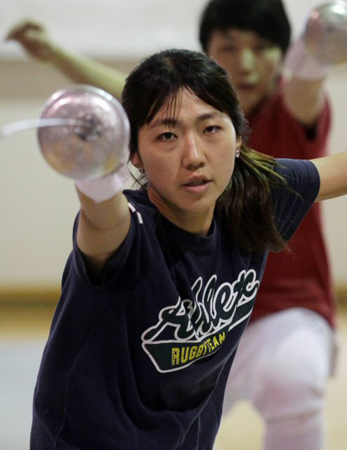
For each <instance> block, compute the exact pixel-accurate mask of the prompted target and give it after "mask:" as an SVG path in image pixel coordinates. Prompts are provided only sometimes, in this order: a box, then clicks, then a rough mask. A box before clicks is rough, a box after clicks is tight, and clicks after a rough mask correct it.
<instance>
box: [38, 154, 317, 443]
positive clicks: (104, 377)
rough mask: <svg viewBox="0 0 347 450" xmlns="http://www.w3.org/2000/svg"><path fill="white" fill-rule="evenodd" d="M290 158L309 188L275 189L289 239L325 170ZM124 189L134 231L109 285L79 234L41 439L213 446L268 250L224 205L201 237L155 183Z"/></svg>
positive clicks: (42, 381) (44, 383)
mask: <svg viewBox="0 0 347 450" xmlns="http://www.w3.org/2000/svg"><path fill="white" fill-rule="evenodd" d="M280 162H281V163H282V164H283V165H284V167H283V168H281V169H279V171H280V172H281V173H282V174H283V175H284V176H285V177H286V178H287V179H288V181H289V184H290V185H291V186H292V187H293V188H294V189H295V190H296V191H297V192H298V193H299V194H301V195H300V196H299V195H296V194H294V193H293V192H291V191H289V190H287V189H276V191H275V192H274V216H275V218H276V221H277V223H278V227H279V229H280V231H281V234H282V235H283V236H284V237H285V239H289V238H290V237H291V235H292V234H293V233H294V231H295V230H296V228H297V227H298V225H299V223H300V221H301V220H302V218H303V217H304V215H305V214H306V212H307V210H308V209H309V208H310V206H311V204H312V203H313V201H314V199H315V198H316V196H317V193H318V189H319V176H318V172H317V170H316V168H315V166H314V165H313V164H312V163H310V162H309V161H294V160H281V161H280ZM124 193H125V195H126V197H127V198H128V202H129V208H130V211H131V227H130V231H129V234H128V236H127V238H126V240H125V241H124V243H123V244H122V246H121V248H120V250H119V251H118V253H117V254H116V256H115V257H114V258H113V259H112V260H110V261H109V262H108V263H107V265H106V266H105V268H104V270H103V273H102V280H101V283H100V284H99V285H97V286H95V285H93V284H92V282H91V281H90V279H89V277H88V275H87V271H86V266H85V263H84V259H83V256H82V254H81V253H80V251H79V250H78V248H77V245H76V238H75V237H74V249H73V251H72V253H71V255H70V257H69V259H68V262H67V265H66V268H65V271H64V275H63V284H62V295H61V298H60V301H59V304H58V306H57V309H56V312H55V315H54V318H53V323H52V328H51V332H50V336H49V339H48V342H47V345H46V347H45V351H44V354H43V359H42V363H41V367H40V371H39V375H38V380H37V385H36V389H35V397H34V418H33V426H32V434H31V449H32V450H46V449H55V450H68V449H69V450H72V449H74V450H76V449H80V450H118V449H119V450H156V449H158V450H183V449H184V450H211V449H212V447H213V443H214V439H215V436H216V433H217V430H218V427H219V423H220V418H221V413H222V403H223V396H224V390H225V385H226V381H227V378H228V374H229V370H230V367H231V364H232V361H233V358H234V356H235V352H236V349H237V347H238V344H239V340H240V337H241V335H242V333H243V331H244V329H245V327H246V324H247V322H248V319H249V316H250V314H251V311H252V307H253V303H254V300H255V297H256V294H257V291H258V288H259V283H260V281H261V278H262V274H263V270H264V265H265V261H266V257H267V252H250V251H247V250H244V249H242V248H240V247H239V246H238V245H237V244H236V243H233V241H232V239H226V238H225V232H223V230H224V229H225V224H223V223H222V220H221V218H220V217H218V216H217V215H215V217H214V221H213V224H212V227H211V233H210V234H209V236H207V237H199V236H195V235H192V234H190V233H188V232H186V231H184V230H182V229H179V228H178V227H176V226H175V225H173V224H172V223H170V222H169V221H168V220H167V219H165V218H164V217H163V216H162V215H161V214H160V213H159V211H158V210H157V208H156V207H155V206H154V205H153V204H152V203H151V202H150V200H149V199H148V196H147V193H146V191H144V190H139V191H131V190H128V191H125V192H124ZM77 221H78V219H77ZM76 228H77V222H76V224H75V229H74V232H75V233H74V236H76Z"/></svg>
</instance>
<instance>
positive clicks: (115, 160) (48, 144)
mask: <svg viewBox="0 0 347 450" xmlns="http://www.w3.org/2000/svg"><path fill="white" fill-rule="evenodd" d="M41 118H42V119H48V118H61V119H69V120H70V121H72V122H73V121H75V122H73V123H74V125H62V126H50V127H42V128H38V141H39V145H40V149H41V152H42V155H43V157H44V158H45V160H46V161H47V162H48V164H49V165H50V166H51V167H53V169H55V170H56V171H58V172H60V173H61V174H63V175H65V176H67V177H70V178H73V179H75V180H79V179H94V178H101V177H103V176H105V175H107V174H109V173H111V172H113V171H115V170H116V169H117V167H118V166H119V164H120V163H124V161H127V158H128V152H129V150H128V145H129V139H130V126H129V121H128V117H127V115H126V113H125V111H124V109H123V107H122V105H121V104H120V103H119V102H118V101H117V100H116V99H115V98H113V97H112V96H111V95H110V94H108V93H107V92H105V91H103V90H101V89H97V88H94V87H91V86H87V85H74V86H69V87H67V88H65V89H62V90H60V91H58V92H56V93H54V94H53V95H52V96H51V97H50V98H49V99H48V101H47V102H46V103H45V105H44V107H43V110H42V113H41Z"/></svg>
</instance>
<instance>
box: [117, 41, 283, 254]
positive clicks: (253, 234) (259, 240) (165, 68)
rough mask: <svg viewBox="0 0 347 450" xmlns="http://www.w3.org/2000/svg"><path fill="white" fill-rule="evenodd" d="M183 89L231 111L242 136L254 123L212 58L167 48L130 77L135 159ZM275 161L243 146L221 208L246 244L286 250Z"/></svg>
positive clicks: (127, 102)
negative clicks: (141, 138)
mask: <svg viewBox="0 0 347 450" xmlns="http://www.w3.org/2000/svg"><path fill="white" fill-rule="evenodd" d="M182 89H187V90H188V91H189V92H191V93H192V94H193V95H195V96H196V97H197V98H199V99H200V100H202V101H203V102H204V103H206V104H208V105H210V106H212V107H213V108H215V109H217V110H218V111H221V112H223V113H225V114H227V115H228V116H229V117H230V119H231V121H232V123H233V125H234V128H235V131H236V135H237V136H238V137H239V136H241V137H242V138H245V137H246V134H247V132H248V125H247V122H246V119H245V117H244V114H243V112H242V110H241V108H240V105H239V102H238V99H237V96H236V94H235V91H234V89H233V87H232V86H231V84H230V80H229V77H228V74H227V72H226V71H225V70H224V69H223V68H222V67H220V66H219V65H218V64H217V63H216V62H215V61H213V60H212V59H210V58H208V57H207V56H205V55H203V54H201V53H197V52H193V51H189V50H176V49H174V50H166V51H163V52H160V53H157V54H155V55H153V56H150V57H149V58H147V59H145V60H143V61H142V63H141V64H140V65H139V66H138V67H137V68H135V69H134V70H133V71H132V72H131V73H130V75H129V76H128V78H127V80H126V84H125V87H124V90H123V96H122V97H123V98H122V100H123V106H124V109H125V111H126V113H127V115H128V117H129V121H130V127H131V138H130V159H131V157H132V156H133V155H134V154H135V153H137V152H138V132H139V130H140V128H142V127H143V126H144V125H146V124H149V123H150V122H151V121H152V120H153V119H154V117H155V116H156V114H157V113H158V112H159V111H160V109H161V108H162V107H163V106H164V105H167V104H169V105H172V106H173V108H174V107H175V101H176V100H177V97H178V95H179V93H180V92H181V91H182ZM275 166H276V162H275V160H274V159H273V158H272V157H270V156H267V155H263V154H260V153H258V152H256V151H254V150H252V149H250V148H248V147H246V146H245V145H242V147H241V152H240V157H239V158H237V159H236V162H235V168H234V172H233V175H232V177H231V180H230V183H229V185H228V186H227V188H226V190H225V192H224V193H223V194H222V195H221V196H220V198H219V199H218V200H217V204H216V209H217V211H219V212H220V213H221V214H222V215H224V216H225V217H226V219H227V223H228V234H229V235H231V236H232V237H233V239H234V240H236V242H237V243H238V244H240V245H241V246H243V247H244V248H247V249H250V250H264V249H266V248H268V247H269V246H270V248H271V249H272V250H275V251H277V250H280V249H282V248H283V247H284V246H285V242H284V241H283V239H282V237H281V236H280V234H279V233H278V231H277V228H276V224H275V221H274V219H273V215H272V195H271V189H272V187H276V186H279V185H282V186H283V183H284V181H283V179H282V178H281V177H280V176H279V175H278V174H277V173H276V172H275V171H274V167H275Z"/></svg>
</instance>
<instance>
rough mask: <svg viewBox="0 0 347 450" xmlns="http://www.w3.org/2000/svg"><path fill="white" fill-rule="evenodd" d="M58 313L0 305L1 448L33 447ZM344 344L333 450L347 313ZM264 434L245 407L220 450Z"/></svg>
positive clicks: (337, 416)
mask: <svg viewBox="0 0 347 450" xmlns="http://www.w3.org/2000/svg"><path fill="white" fill-rule="evenodd" d="M52 314H53V305H51V304H49V305H47V304H39V305H37V304H35V305H33V306H32V307H30V306H29V307H28V305H25V306H24V305H22V304H15V305H12V304H11V303H5V304H0V367H1V371H0V399H1V408H0V449H1V450H25V449H28V448H29V444H28V442H29V432H30V423H31V402H32V395H33V390H34V386H35V380H36V375H37V371H38V366H39V363H40V359H41V354H42V351H43V347H44V344H45V341H46V338H47V335H48V331H49V326H50V322H51V318H52ZM338 342H339V359H338V367H337V374H336V375H335V377H334V378H333V379H331V381H330V383H329V389H328V395H327V408H326V414H327V422H328V424H327V425H328V444H327V450H346V448H347V447H346V446H347V427H346V425H347V408H346V400H347V397H346V385H347V309H344V310H341V311H340V314H339V340H338ZM262 433H263V424H262V422H261V420H260V419H259V417H258V416H257V415H256V413H255V412H254V411H253V410H252V409H251V408H250V407H249V406H248V404H246V403H244V404H242V403H240V404H239V405H238V406H237V408H235V409H234V411H232V413H231V414H230V415H229V416H228V417H227V418H226V419H225V420H224V421H223V424H222V427H221V430H220V433H219V436H218V439H217V446H218V450H230V449H241V450H242V449H246V448H247V450H260V449H261V440H262ZM279 450H280V449H279ZM293 450H294V449H293Z"/></svg>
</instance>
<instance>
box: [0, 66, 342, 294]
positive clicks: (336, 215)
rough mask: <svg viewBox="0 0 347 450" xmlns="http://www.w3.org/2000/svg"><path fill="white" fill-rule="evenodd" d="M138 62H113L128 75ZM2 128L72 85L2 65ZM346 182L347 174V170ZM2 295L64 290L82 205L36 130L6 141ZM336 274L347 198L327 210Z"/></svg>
mask: <svg viewBox="0 0 347 450" xmlns="http://www.w3.org/2000/svg"><path fill="white" fill-rule="evenodd" d="M135 63H136V61H113V62H112V65H114V66H117V67H122V68H123V70H125V71H128V70H130V68H131V67H133V66H134V65H135ZM0 73H1V83H0V126H2V125H5V124H8V123H11V122H14V121H17V120H23V119H30V118H37V117H38V116H39V114H40V109H41V107H42V105H43V104H44V102H45V101H46V100H47V99H48V97H49V96H50V95H51V94H52V93H53V92H54V91H56V90H58V89H60V88H62V87H65V86H66V85H68V84H69V82H68V81H67V80H66V79H65V78H63V77H62V76H60V75H59V74H57V73H56V72H54V71H53V70H52V69H50V68H49V67H48V66H44V65H40V64H39V63H35V62H33V61H24V60H12V61H6V60H5V61H0ZM346 81H347V69H346V68H340V69H339V70H336V71H335V72H334V73H333V75H332V76H331V78H330V80H329V83H328V89H329V92H330V94H331V97H332V101H333V105H334V129H333V135H332V139H331V146H332V148H333V149H334V152H337V151H341V150H347V124H346V120H345V117H346V105H347V83H346ZM346 176H347V168H346ZM0 192H1V198H0V205H1V221H0V255H1V258H0V288H6V287H17V288H21V287H23V286H32V287H37V286H42V287H50V286H58V285H59V284H60V280H61V274H62V271H63V268H64V264H65V261H66V258H67V256H68V254H69V252H70V250H71V230H72V224H73V220H74V217H75V214H76V213H77V211H78V202H77V198H76V195H75V192H74V187H73V182H72V181H71V180H70V179H67V178H64V177H63V176H61V175H59V174H58V173H56V172H54V171H53V170H52V169H51V168H50V167H49V166H48V165H47V164H46V162H45V161H44V160H43V158H42V156H41V154H40V152H39V147H38V144H37V142H36V133H35V131H34V130H31V131H26V132H21V133H18V134H16V135H12V136H10V137H7V138H6V139H3V140H1V141H0ZM324 213H325V222H326V234H327V240H328V245H329V249H330V254H331V261H332V266H333V273H334V277H335V280H336V282H337V283H338V284H344V283H345V282H346V283H347V264H346V262H347V250H346V245H345V239H346V237H345V236H346V234H345V229H346V227H347V197H346V198H341V199H336V200H331V201H329V202H326V203H325V205H324Z"/></svg>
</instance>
